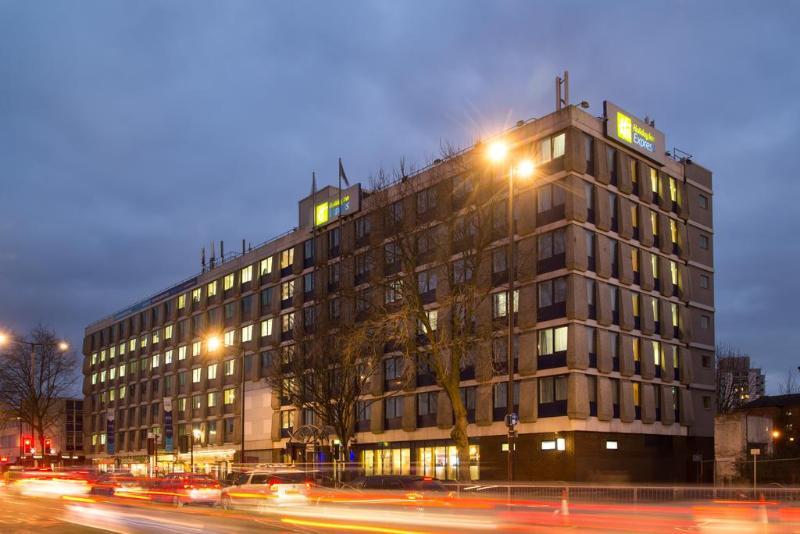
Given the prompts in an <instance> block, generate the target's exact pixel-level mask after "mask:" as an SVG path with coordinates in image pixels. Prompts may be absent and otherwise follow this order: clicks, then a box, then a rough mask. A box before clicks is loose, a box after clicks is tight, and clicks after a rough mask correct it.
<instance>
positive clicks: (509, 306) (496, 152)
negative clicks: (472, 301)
mask: <svg viewBox="0 0 800 534" xmlns="http://www.w3.org/2000/svg"><path fill="white" fill-rule="evenodd" d="M508 152H509V150H508V145H507V144H506V143H504V142H503V141H496V142H494V143H492V144H491V145H490V146H489V151H488V156H489V160H490V161H491V162H492V163H494V164H496V165H499V164H502V163H504V162H505V161H506V158H507V156H508ZM534 170H535V166H534V164H533V161H531V160H530V159H524V160H521V161H520V162H518V163H517V167H516V169H515V168H514V165H513V164H510V165H509V166H508V208H507V211H508V213H507V216H508V252H507V254H508V256H507V260H506V263H507V266H506V267H507V269H508V294H507V297H506V317H507V319H508V338H507V342H506V365H507V367H508V383H507V386H506V426H507V427H508V481H509V482H511V481H512V480H513V479H514V427H515V426H516V420H515V419H516V417H515V414H514V413H513V411H514V276H515V268H514V233H515V232H514V177H515V175H516V176H519V177H521V178H530V177H531V176H532V175H533V172H534ZM510 491H511V487H510V486H509V492H510Z"/></svg>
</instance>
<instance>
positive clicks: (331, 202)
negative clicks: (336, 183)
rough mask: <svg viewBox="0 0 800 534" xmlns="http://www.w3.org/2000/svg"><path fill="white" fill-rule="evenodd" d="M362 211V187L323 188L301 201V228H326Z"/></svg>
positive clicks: (356, 185) (358, 185)
mask: <svg viewBox="0 0 800 534" xmlns="http://www.w3.org/2000/svg"><path fill="white" fill-rule="evenodd" d="M359 209H361V185H360V184H355V185H353V186H351V187H348V188H347V189H342V190H341V191H339V189H337V188H335V187H331V186H326V187H323V188H322V189H321V190H319V191H317V192H316V193H314V194H312V195H309V196H307V197H306V198H304V199H303V200H301V201H300V226H301V227H307V226H312V223H313V226H314V227H318V226H325V225H326V224H329V223H331V222H333V221H335V220H336V219H338V218H340V217H346V216H347V215H351V214H353V213H356V212H357V211H358V210H359Z"/></svg>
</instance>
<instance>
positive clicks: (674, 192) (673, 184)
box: [669, 176, 678, 202]
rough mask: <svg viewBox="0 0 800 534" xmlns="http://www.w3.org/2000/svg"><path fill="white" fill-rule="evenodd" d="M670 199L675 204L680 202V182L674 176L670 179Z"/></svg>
mask: <svg viewBox="0 0 800 534" xmlns="http://www.w3.org/2000/svg"><path fill="white" fill-rule="evenodd" d="M669 198H670V200H671V201H673V202H678V182H677V181H676V180H675V178H673V177H672V176H670V177H669Z"/></svg>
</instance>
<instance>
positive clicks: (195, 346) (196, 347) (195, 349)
mask: <svg viewBox="0 0 800 534" xmlns="http://www.w3.org/2000/svg"><path fill="white" fill-rule="evenodd" d="M202 348H203V342H202V341H195V342H194V343H192V356H193V357H194V356H200V351H201V350H202Z"/></svg>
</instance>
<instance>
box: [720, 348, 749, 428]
mask: <svg viewBox="0 0 800 534" xmlns="http://www.w3.org/2000/svg"><path fill="white" fill-rule="evenodd" d="M714 356H715V368H716V384H717V413H721V414H725V413H730V412H732V411H733V410H735V409H736V408H738V407H739V406H741V405H742V404H744V403H746V402H747V400H748V398H749V397H748V396H749V395H750V392H751V391H754V390H755V388H756V377H755V374H754V373H744V374H743V373H737V372H736V371H737V369H735V368H734V367H733V366H732V362H733V358H738V357H744V356H747V354H745V353H744V352H743V351H742V350H740V349H739V348H737V347H734V346H733V345H730V344H727V343H722V344H719V345H717V346H716V347H715V351H714Z"/></svg>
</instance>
